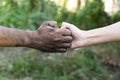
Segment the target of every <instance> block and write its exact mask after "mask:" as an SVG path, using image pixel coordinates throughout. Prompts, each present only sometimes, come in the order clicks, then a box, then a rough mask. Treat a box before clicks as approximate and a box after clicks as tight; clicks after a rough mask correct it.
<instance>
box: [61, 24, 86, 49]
mask: <svg viewBox="0 0 120 80" xmlns="http://www.w3.org/2000/svg"><path fill="white" fill-rule="evenodd" d="M61 29H68V30H70V31H71V32H72V36H73V41H72V44H71V48H78V47H82V46H83V45H84V43H85V40H84V39H85V36H84V33H85V31H83V30H80V29H78V28H77V27H76V26H75V25H73V24H69V23H66V22H63V23H62V27H61Z"/></svg>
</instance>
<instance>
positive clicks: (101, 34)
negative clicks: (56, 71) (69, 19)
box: [62, 22, 120, 48]
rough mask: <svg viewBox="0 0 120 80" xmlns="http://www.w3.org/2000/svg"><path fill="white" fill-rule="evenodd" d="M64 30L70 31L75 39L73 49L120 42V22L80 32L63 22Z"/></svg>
mask: <svg viewBox="0 0 120 80" xmlns="http://www.w3.org/2000/svg"><path fill="white" fill-rule="evenodd" d="M62 29H68V30H70V31H71V32H72V36H73V38H74V39H73V41H72V46H71V48H80V47H84V46H89V45H93V44H101V43H106V42H112V41H120V22H117V23H114V24H111V25H108V26H105V27H101V28H96V29H92V30H88V31H84V30H80V29H78V28H77V27H76V26H74V25H73V24H69V23H66V22H63V23H62Z"/></svg>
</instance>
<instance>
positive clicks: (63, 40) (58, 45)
mask: <svg viewBox="0 0 120 80" xmlns="http://www.w3.org/2000/svg"><path fill="white" fill-rule="evenodd" d="M26 41H27V45H26V46H27V47H30V48H35V49H38V50H41V51H45V52H65V51H66V50H67V48H70V46H71V42H72V37H71V32H70V31H69V30H66V29H59V28H58V27H57V22H55V21H46V22H44V23H43V24H42V25H41V26H40V28H39V29H38V30H37V31H33V32H30V34H29V35H28V38H27V39H26Z"/></svg>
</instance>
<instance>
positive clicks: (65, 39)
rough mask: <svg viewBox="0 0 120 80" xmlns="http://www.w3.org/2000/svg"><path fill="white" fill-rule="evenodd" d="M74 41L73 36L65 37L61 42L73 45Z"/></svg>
mask: <svg viewBox="0 0 120 80" xmlns="http://www.w3.org/2000/svg"><path fill="white" fill-rule="evenodd" d="M72 40H73V37H72V36H64V37H63V38H62V40H61V42H64V43H71V42H72Z"/></svg>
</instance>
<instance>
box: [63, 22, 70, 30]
mask: <svg viewBox="0 0 120 80" xmlns="http://www.w3.org/2000/svg"><path fill="white" fill-rule="evenodd" d="M61 29H69V27H68V26H67V25H66V22H62V26H61Z"/></svg>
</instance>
